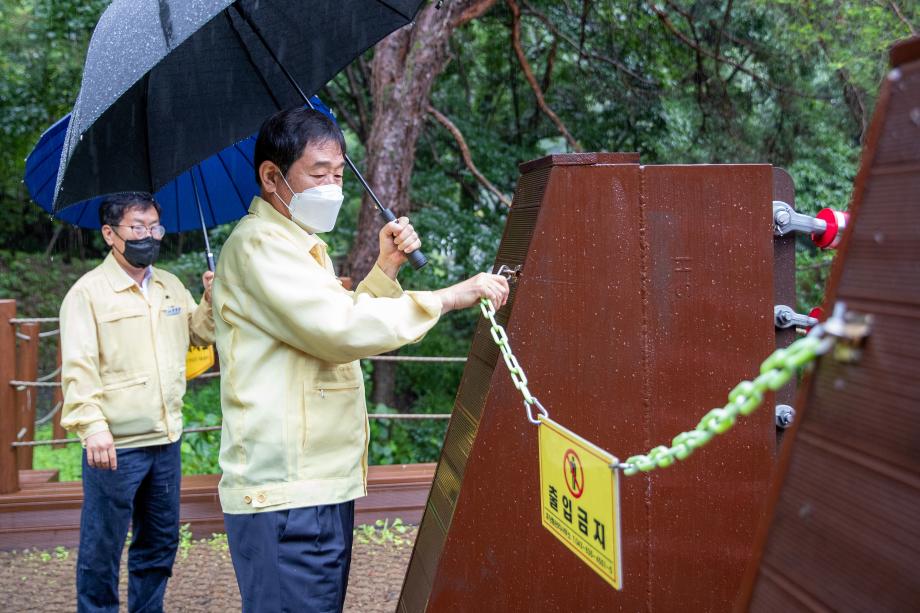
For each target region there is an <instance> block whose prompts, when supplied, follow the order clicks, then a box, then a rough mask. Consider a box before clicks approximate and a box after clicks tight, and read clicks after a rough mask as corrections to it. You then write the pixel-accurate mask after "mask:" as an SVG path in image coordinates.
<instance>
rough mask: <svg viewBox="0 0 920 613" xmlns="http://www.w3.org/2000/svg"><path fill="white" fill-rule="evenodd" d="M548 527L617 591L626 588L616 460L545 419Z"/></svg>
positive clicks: (543, 478)
mask: <svg viewBox="0 0 920 613" xmlns="http://www.w3.org/2000/svg"><path fill="white" fill-rule="evenodd" d="M540 423H541V425H540V427H539V428H538V430H539V433H540V434H539V436H540V505H541V509H540V514H541V517H542V521H543V527H544V528H546V529H547V530H549V531H550V532H552V533H553V534H555V535H556V538H558V539H559V540H560V541H562V543H563V544H564V545H565V546H566V547H568V548H569V549H571V550H572V552H573V553H574V554H575V555H577V556H578V557H579V558H581V560H582V561H583V562H584V563H585V564H587V565H588V566H590V567H591V568H592V569H594V571H595V572H596V573H597V574H599V575H600V576H601V577H603V578H604V580H605V581H607V583H609V584H610V585H612V586H613V587H615V588H616V589H618V590H619V589H622V587H623V569H622V567H621V566H620V561H621V560H622V556H621V551H620V482H619V471H617V470H614V469H612V468H611V465H613V464H614V462H615V461H616V458H615V457H614V456H612V455H610V454H609V453H607V452H606V451H604V450H603V449H601V448H600V447H598V446H597V445H594V444H593V443H589V442H588V441H586V440H585V439H583V438H581V437H580V436H578V435H577V434H575V433H574V432H572V431H570V430H567V429H566V428H563V427H562V426H560V425H559V424H557V423H556V422H554V421H552V420H551V419H548V418H545V417H541V418H540Z"/></svg>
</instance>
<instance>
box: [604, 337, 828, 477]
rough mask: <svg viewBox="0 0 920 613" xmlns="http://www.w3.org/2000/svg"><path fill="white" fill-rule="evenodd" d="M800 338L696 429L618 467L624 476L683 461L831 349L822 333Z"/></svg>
mask: <svg viewBox="0 0 920 613" xmlns="http://www.w3.org/2000/svg"><path fill="white" fill-rule="evenodd" d="M813 332H815V334H809V335H808V336H806V337H805V338H800V339H799V340H797V341H795V342H794V343H792V344H791V345H789V346H788V347H786V348H784V349H777V350H776V351H774V352H773V354H772V355H770V357H768V358H767V359H766V360H765V361H764V363H763V364H762V365H761V367H760V375H759V376H758V377H757V378H756V379H754V380H753V381H742V382H741V383H739V384H738V385H737V386H736V387H735V389H733V390H732V391H731V392H729V394H728V404H726V405H725V406H724V407H722V408H719V409H713V410H711V411H709V413H707V414H706V415H705V416H704V417H703V419H701V420H700V423H699V424H697V426H696V429H694V430H690V431H689V432H681V433H680V434H678V435H677V436H675V437H674V440H672V441H671V446H670V447H665V446H664V445H659V446H658V447H655V448H654V449H652V450H651V451H649V452H648V454H645V455H643V454H640V455H634V456H632V457H630V458H628V459H627V460H626V461H625V462H623V463H621V464H620V465H619V467H620V468H622V469H623V474H624V475H627V476H631V475H635V474H638V473H640V472H649V471H651V470H654V469H656V468H666V467H668V466H671V465H672V464H673V463H674V462H675V460H686V459H687V458H688V457H690V454H692V453H693V452H694V450H696V449H699V448H700V447H702V446H703V445H705V444H706V443H708V442H709V441H710V440H712V437H714V436H715V435H716V434H724V433H725V432H727V431H728V430H730V429H731V427H732V426H734V425H735V421H736V420H737V419H738V415H739V414H740V415H750V414H751V413H753V412H754V411H755V410H756V409H757V407H759V406H760V404H761V403H762V402H763V396H764V393H766V392H767V391H768V390H769V391H774V392H775V391H776V390H778V389H779V388H781V387H783V386H784V385H786V383H788V382H789V379H791V378H792V376H793V375H794V374H795V372H796V371H797V370H799V369H801V368H803V367H804V366H805V365H807V364H809V363H811V362H813V361H814V360H815V358H817V357H818V356H819V355H821V354H823V353H826V352H827V350H828V349H829V348H830V344H828V343H827V342H826V341H825V340H822V336H823V330H821V329H818V328H815V329H814V330H813Z"/></svg>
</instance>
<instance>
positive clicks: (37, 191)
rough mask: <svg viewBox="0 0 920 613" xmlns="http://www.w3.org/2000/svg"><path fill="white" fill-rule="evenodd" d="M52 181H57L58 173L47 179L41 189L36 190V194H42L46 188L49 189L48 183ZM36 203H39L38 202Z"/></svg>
mask: <svg viewBox="0 0 920 613" xmlns="http://www.w3.org/2000/svg"><path fill="white" fill-rule="evenodd" d="M51 179H57V172H55V173H54V176H49V177H48V178H47V179H45V182H44V183H42V184H41V187H39V188H38V189H37V190H35V193H36V194H40V193H41V192H42V191H43V190H44V189H45V188H46V187H48V183H50V182H51ZM36 202H38V201H37V200H36Z"/></svg>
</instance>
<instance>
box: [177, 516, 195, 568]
mask: <svg viewBox="0 0 920 613" xmlns="http://www.w3.org/2000/svg"><path fill="white" fill-rule="evenodd" d="M191 550H192V524H182V525H181V526H179V552H178V553H179V557H180V558H181V559H183V560H187V559H188V552H189V551H191Z"/></svg>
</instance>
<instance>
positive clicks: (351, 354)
mask: <svg viewBox="0 0 920 613" xmlns="http://www.w3.org/2000/svg"><path fill="white" fill-rule="evenodd" d="M234 256H235V257H236V258H239V259H237V262H239V263H240V264H241V268H243V269H244V270H245V273H244V274H243V275H242V276H241V277H240V278H241V279H245V283H246V287H245V288H244V290H243V291H244V293H245V295H246V297H245V304H244V305H243V306H244V309H245V310H244V312H243V315H244V316H245V317H246V318H247V319H248V320H250V321H251V322H252V323H253V324H255V325H256V326H258V327H259V328H261V329H262V330H264V331H265V332H266V333H267V334H269V335H271V336H272V337H274V338H277V339H279V340H281V341H283V342H285V343H287V344H289V345H291V346H292V347H295V348H297V349H299V350H300V351H303V352H304V353H307V354H309V355H312V356H314V357H316V358H319V359H321V360H323V361H326V362H333V363H341V364H344V363H347V362H352V361H354V360H357V359H360V358H363V357H367V356H370V355H377V354H380V353H384V352H387V351H392V350H394V349H397V348H399V347H402V346H403V345H407V344H409V343H413V342H417V341H419V340H421V338H422V337H423V336H424V335H425V333H426V332H428V330H429V329H430V328H431V327H432V326H434V324H435V323H437V321H438V318H439V317H440V315H441V300H440V299H439V298H438V297H437V296H435V295H434V294H433V293H431V292H402V290H401V289H400V290H399V292H398V293H397V292H395V291H393V285H394V284H395V283H394V282H393V281H392V280H391V279H389V277H387V276H386V275H385V274H384V273H383V271H382V270H380V269H378V268H377V267H375V268H374V270H372V271H371V273H370V274H369V275H368V278H367V279H365V280H364V281H363V282H362V286H363V288H362V289H361V291H356V292H354V293H352V292H349V291H347V290H345V289H343V288H342V286H341V285H340V284H339V282H338V280H337V279H336V278H335V277H334V276H333V275H332V274H330V273H329V272H328V271H327V270H325V269H324V268H322V267H321V266H320V265H319V264H318V263H317V262H316V261H315V260H313V259H312V258H311V257H309V256H307V255H306V254H304V253H303V252H302V251H301V250H299V249H298V247H297V245H295V244H294V243H293V242H291V241H290V240H288V239H286V238H284V237H283V236H281V235H274V236H271V235H269V236H266V235H262V236H258V237H254V238H253V240H252V242H251V243H250V244H249V245H248V246H247V248H246V249H244V250H243V252H242V253H236V254H234ZM381 277H382V279H381ZM395 285H396V286H397V287H398V284H395ZM378 292H379V294H383V295H378ZM394 294H395V296H394V297H390V296H393V295H394Z"/></svg>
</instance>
